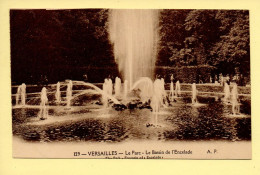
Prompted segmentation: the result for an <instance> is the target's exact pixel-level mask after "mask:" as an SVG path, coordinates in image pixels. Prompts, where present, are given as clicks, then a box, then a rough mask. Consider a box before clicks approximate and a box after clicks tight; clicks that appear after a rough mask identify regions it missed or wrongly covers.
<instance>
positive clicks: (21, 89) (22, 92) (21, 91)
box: [15, 83, 26, 106]
mask: <svg viewBox="0 0 260 175" xmlns="http://www.w3.org/2000/svg"><path fill="white" fill-rule="evenodd" d="M20 98H21V103H19V100H20ZM15 103H16V106H18V105H19V104H21V105H22V106H25V104H26V85H25V84H24V83H23V84H22V85H20V86H18V88H17V93H16V102H15Z"/></svg>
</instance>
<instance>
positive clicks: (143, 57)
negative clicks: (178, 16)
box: [109, 9, 158, 89]
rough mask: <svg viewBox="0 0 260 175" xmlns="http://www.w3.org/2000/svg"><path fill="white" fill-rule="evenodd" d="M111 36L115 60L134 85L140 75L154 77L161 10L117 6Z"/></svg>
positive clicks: (111, 21) (113, 14)
mask: <svg viewBox="0 0 260 175" xmlns="http://www.w3.org/2000/svg"><path fill="white" fill-rule="evenodd" d="M109 34H110V35H109V37H110V40H111V42H112V44H113V46H114V48H113V49H114V55H115V60H116V62H117V63H118V66H119V71H120V72H121V73H122V75H123V78H124V80H128V83H129V87H130V89H131V88H132V86H133V84H134V82H136V81H137V80H138V79H139V78H140V77H153V75H154V72H153V71H154V67H155V60H156V54H157V41H158V10H139V9H137V10H125V9H124V10H119V9H113V10H111V13H110V15H109Z"/></svg>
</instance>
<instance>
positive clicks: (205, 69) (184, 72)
mask: <svg viewBox="0 0 260 175" xmlns="http://www.w3.org/2000/svg"><path fill="white" fill-rule="evenodd" d="M214 69H215V67H213V66H209V65H201V66H185V67H184V66H183V67H177V68H176V67H166V66H165V67H163V66H158V67H156V70H155V74H156V75H160V76H161V77H164V79H165V81H167V82H169V81H170V77H171V75H172V74H173V77H174V81H177V80H179V81H180V82H181V83H199V82H202V83H209V82H210V76H211V72H212V71H213V70H214Z"/></svg>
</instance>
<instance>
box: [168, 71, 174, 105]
mask: <svg viewBox="0 0 260 175" xmlns="http://www.w3.org/2000/svg"><path fill="white" fill-rule="evenodd" d="M169 97H170V100H171V101H173V99H174V87H173V75H171V84H170V94H169Z"/></svg>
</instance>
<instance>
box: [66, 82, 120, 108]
mask: <svg viewBox="0 0 260 175" xmlns="http://www.w3.org/2000/svg"><path fill="white" fill-rule="evenodd" d="M106 81H107V80H105V82H106ZM73 82H74V83H77V84H79V85H84V86H88V87H91V88H93V89H95V90H96V91H97V93H99V94H101V95H102V97H107V98H108V99H110V100H112V101H113V102H114V103H115V104H120V102H119V101H118V100H117V99H116V98H115V97H113V96H111V95H109V94H108V93H107V91H106V90H105V91H104V90H101V89H100V88H99V87H97V86H95V85H93V84H91V83H86V82H83V81H73ZM103 87H104V84H103ZM88 91H89V90H88V89H87V90H85V91H83V92H81V93H78V94H76V95H74V96H73V97H72V99H71V100H72V101H73V100H74V99H75V98H76V97H78V96H81V95H84V94H86V93H87V92H88Z"/></svg>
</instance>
